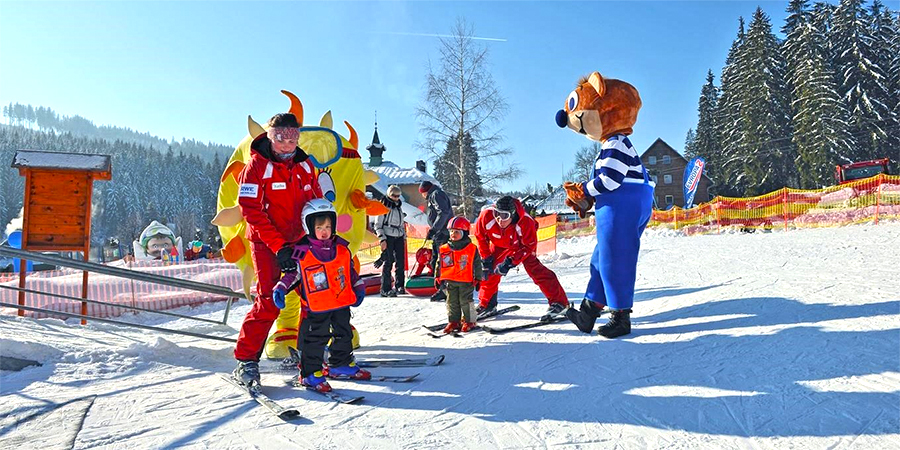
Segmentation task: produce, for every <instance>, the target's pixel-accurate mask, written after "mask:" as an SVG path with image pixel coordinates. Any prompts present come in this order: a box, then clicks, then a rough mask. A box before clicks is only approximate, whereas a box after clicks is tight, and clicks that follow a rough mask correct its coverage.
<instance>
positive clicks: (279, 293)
mask: <svg viewBox="0 0 900 450" xmlns="http://www.w3.org/2000/svg"><path fill="white" fill-rule="evenodd" d="M285 297H287V293H286V292H284V289H281V288H275V290H273V291H272V301H273V302H275V306H276V307H277V308H278V309H284V299H285Z"/></svg>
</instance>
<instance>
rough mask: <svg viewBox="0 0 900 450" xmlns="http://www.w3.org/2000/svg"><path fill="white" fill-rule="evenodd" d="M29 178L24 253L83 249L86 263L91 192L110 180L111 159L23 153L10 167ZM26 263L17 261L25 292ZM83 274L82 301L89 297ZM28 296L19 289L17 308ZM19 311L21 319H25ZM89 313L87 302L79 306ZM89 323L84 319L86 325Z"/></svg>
mask: <svg viewBox="0 0 900 450" xmlns="http://www.w3.org/2000/svg"><path fill="white" fill-rule="evenodd" d="M11 167H14V168H17V169H19V175H22V176H23V177H25V202H24V214H23V219H24V220H23V222H22V247H21V248H22V250H30V251H79V252H83V253H84V260H85V261H87V260H88V258H89V256H90V250H91V190H92V188H93V183H94V180H109V179H111V178H112V166H111V162H110V157H109V155H90V154H84V153H59V152H45V151H33V150H20V151H17V152H16V156H15V157H14V158H13V162H12V166H11ZM25 263H26V261H25V259H24V258H22V259H20V260H19V289H24V288H25ZM87 282H88V272H87V271H84V275H83V277H82V284H81V298H87ZM24 305H25V292H24V291H21V290H20V291H19V306H24ZM24 314H25V312H24V311H23V310H21V309H20V310H19V315H20V316H22V315H24ZM81 314H82V315H87V303H86V302H82V303H81ZM85 323H86V321H85V320H84V319H82V320H81V324H82V325H84V324H85Z"/></svg>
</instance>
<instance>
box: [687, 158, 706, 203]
mask: <svg viewBox="0 0 900 450" xmlns="http://www.w3.org/2000/svg"><path fill="white" fill-rule="evenodd" d="M705 166H706V161H704V160H703V158H701V157H699V156H698V157H696V158H694V159H692V160H691V162H689V163H688V165H687V167H685V168H684V207H685V208H690V207H691V205H692V204H693V203H694V195H695V194H696V193H697V188H698V187H699V186H700V176H701V175H703V168H704V167H705Z"/></svg>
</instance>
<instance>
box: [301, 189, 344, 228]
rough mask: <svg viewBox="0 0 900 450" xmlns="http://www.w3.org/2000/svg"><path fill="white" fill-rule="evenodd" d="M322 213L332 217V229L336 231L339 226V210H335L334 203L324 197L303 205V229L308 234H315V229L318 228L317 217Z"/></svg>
mask: <svg viewBox="0 0 900 450" xmlns="http://www.w3.org/2000/svg"><path fill="white" fill-rule="evenodd" d="M322 215H325V216H327V217H329V218H331V229H332V231H334V230H335V228H336V227H337V211H335V209H334V205H332V204H331V202H329V201H328V200H325V199H323V198H317V199H313V200H310V201H308V202H306V204H305V205H303V211H302V212H301V213H300V217H301V219H302V221H303V231H305V232H306V234H307V235H309V236H314V234H313V231H314V230H315V229H316V217H319V216H322Z"/></svg>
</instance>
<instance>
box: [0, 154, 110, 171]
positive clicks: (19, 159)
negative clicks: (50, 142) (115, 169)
mask: <svg viewBox="0 0 900 450" xmlns="http://www.w3.org/2000/svg"><path fill="white" fill-rule="evenodd" d="M110 166H111V163H110V157H109V155H91V154H87V153H62V152H45V151H40V150H19V151H17V152H16V156H14V157H13V162H12V165H11V166H10V167H15V168H29V169H57V170H78V171H82V172H109V170H110Z"/></svg>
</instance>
